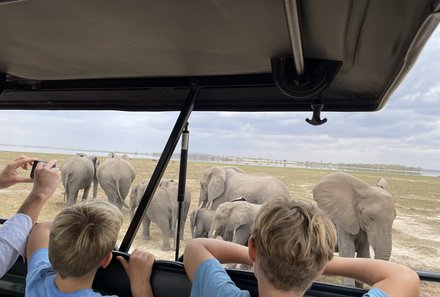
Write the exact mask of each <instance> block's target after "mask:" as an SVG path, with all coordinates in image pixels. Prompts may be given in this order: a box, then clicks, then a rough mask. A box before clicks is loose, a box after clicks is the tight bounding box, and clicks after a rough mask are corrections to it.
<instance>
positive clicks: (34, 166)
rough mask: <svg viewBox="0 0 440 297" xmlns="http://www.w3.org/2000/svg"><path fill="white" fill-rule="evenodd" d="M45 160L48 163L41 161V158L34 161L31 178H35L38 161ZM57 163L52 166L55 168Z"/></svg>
mask: <svg viewBox="0 0 440 297" xmlns="http://www.w3.org/2000/svg"><path fill="white" fill-rule="evenodd" d="M40 162H43V163H47V162H46V161H41V160H37V161H34V163H32V169H31V178H32V179H33V178H34V176H35V168H37V165H38V163H40ZM55 166H56V165H55V164H54V165H53V166H52V168H54V167H55Z"/></svg>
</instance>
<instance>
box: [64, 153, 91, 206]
mask: <svg viewBox="0 0 440 297" xmlns="http://www.w3.org/2000/svg"><path fill="white" fill-rule="evenodd" d="M98 164H99V162H98V158H97V157H96V156H87V155H85V154H76V155H75V156H73V157H71V158H69V159H67V160H66V161H65V162H64V163H63V164H62V165H61V168H60V170H61V180H62V182H63V186H64V197H65V200H66V202H67V206H70V205H73V204H75V203H76V200H77V199H78V193H79V190H84V191H83V195H82V200H86V199H87V196H88V195H89V191H90V187H91V186H92V184H93V198H96V194H97V191H98V181H97V179H96V167H97V166H98Z"/></svg>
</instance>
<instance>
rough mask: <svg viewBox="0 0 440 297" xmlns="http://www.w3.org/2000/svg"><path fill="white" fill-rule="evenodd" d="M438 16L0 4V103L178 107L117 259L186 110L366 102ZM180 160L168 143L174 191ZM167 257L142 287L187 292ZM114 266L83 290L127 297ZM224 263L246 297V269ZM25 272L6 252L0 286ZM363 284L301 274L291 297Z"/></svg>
mask: <svg viewBox="0 0 440 297" xmlns="http://www.w3.org/2000/svg"><path fill="white" fill-rule="evenodd" d="M439 21H440V1H438V0H418V1H412V0H389V1H382V0H361V1H353V0H339V1H325V0H308V1H296V0H284V1H281V0H277V1H262V0H254V1H248V0H244V1H238V2H237V1H201V0H189V1H145V0H133V1H129V2H125V1H113V0H111V1H98V0H88V1H66V0H58V1H51V0H38V1H27V0H0V109H2V110H118V111H128V112H140V111H157V112H161V111H177V112H179V115H178V118H177V119H176V122H175V124H174V127H173V129H172V131H170V135H169V138H168V141H167V142H166V145H165V147H164V149H163V152H162V154H161V156H160V158H159V159H158V161H157V166H156V168H155V169H154V172H153V174H152V176H151V179H150V182H149V184H148V186H147V189H146V191H145V194H144V196H143V198H142V201H141V202H140V205H139V208H138V209H137V211H136V213H135V216H134V218H133V219H132V221H131V222H130V225H129V228H128V230H127V232H126V234H125V237H124V239H123V241H122V242H121V244H120V246H119V247H118V250H115V251H114V253H115V254H123V255H125V256H127V257H128V256H129V254H128V251H129V249H130V247H131V244H132V242H133V239H134V236H135V234H136V232H137V230H138V228H139V226H140V225H141V220H142V218H143V216H144V215H145V212H146V209H147V208H148V206H149V203H150V201H151V198H152V197H153V195H154V192H155V190H156V188H157V186H158V183H159V181H160V179H161V178H162V177H163V174H164V172H165V170H166V168H167V165H168V163H169V161H170V159H171V156H172V154H173V152H174V151H175V149H176V146H177V144H178V142H179V140H180V139H181V137H183V136H182V135H184V134H185V133H184V131H185V127H186V125H187V123H188V121H189V119H190V116H191V113H192V112H198V111H234V112H235V111H237V112H260V111H270V112H309V114H310V116H309V118H307V119H306V121H307V123H304V124H305V125H308V124H311V125H322V124H324V123H325V122H326V119H325V117H324V116H325V113H327V112H380V110H381V109H382V108H383V107H384V106H385V105H386V104H387V101H388V99H389V98H390V96H391V94H392V93H393V91H394V90H395V89H396V88H397V86H398V85H399V84H400V83H401V82H402V81H403V80H404V78H405V75H406V74H407V73H408V72H409V71H410V69H411V67H412V66H413V64H414V63H415V61H416V60H417V57H418V55H419V53H420V52H421V50H422V48H423V46H424V45H425V43H426V42H427V40H428V39H429V37H430V35H431V33H432V32H433V31H434V29H435V28H436V26H437V25H438V23H439ZM186 162H187V160H186V159H185V154H183V153H182V154H181V164H180V166H181V174H182V175H181V176H180V179H179V182H181V183H182V185H180V187H179V191H180V192H183V191H184V190H185V187H184V181H185V166H186ZM6 219H7V218H3V220H2V222H4V221H5V220H6ZM179 256H180V259H177V260H176V261H169V260H160V259H159V260H156V262H155V264H154V271H153V275H152V286H153V291H154V295H155V296H156V297H165V296H189V295H190V290H191V283H190V281H189V279H188V277H187V276H186V274H185V270H184V267H183V263H182V261H181V260H182V255H179ZM183 256H184V255H183ZM177 258H179V257H177ZM114 259H115V257H114ZM116 262H117V261H115V262H112V264H111V265H110V267H109V268H107V269H105V270H100V271H99V273H98V274H97V276H96V278H95V282H94V289H96V290H98V291H100V292H103V293H106V294H116V295H119V296H131V291H130V285H129V281H128V278H127V276H126V274H125V272H124V270H123V268H122V267H121V265H119V263H116ZM227 271H228V273H229V274H230V275H231V277H232V279H233V280H234V282H235V283H236V284H237V285H238V286H239V287H241V288H243V289H247V290H249V291H250V293H251V296H258V288H257V283H256V279H255V277H254V275H253V273H251V272H249V271H240V270H234V269H228V270H227ZM418 273H419V276H420V278H421V280H424V281H430V282H440V274H439V273H437V272H429V271H418ZM25 275H26V266H25V264H23V262H22V261H17V263H16V265H15V266H14V267H13V268H12V269H11V270H10V271H9V272H8V273H7V274H6V275H5V276H4V277H3V278H1V279H0V295H1V296H23V295H24V286H25ZM292 277H295V276H292ZM113 279H114V280H117V281H111V280H113ZM109 280H110V281H109ZM365 292H366V289H358V288H351V287H345V286H342V285H332V284H324V283H320V282H315V283H314V284H313V285H312V287H311V288H310V289H309V290H308V291H307V293H306V295H305V296H362V294H364V293H365Z"/></svg>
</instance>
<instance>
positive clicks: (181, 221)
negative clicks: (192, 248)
mask: <svg viewBox="0 0 440 297" xmlns="http://www.w3.org/2000/svg"><path fill="white" fill-rule="evenodd" d="M187 216H188V212H187V213H185V209H184V210H183V213H182V218H181V220H180V232H179V238H180V240H183V233H184V232H185V222H186V217H187Z"/></svg>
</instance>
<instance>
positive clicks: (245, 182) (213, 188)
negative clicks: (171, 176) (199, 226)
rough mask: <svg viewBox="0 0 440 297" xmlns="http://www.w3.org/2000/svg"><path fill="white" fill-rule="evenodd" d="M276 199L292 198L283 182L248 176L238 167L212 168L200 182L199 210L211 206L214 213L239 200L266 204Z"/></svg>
mask: <svg viewBox="0 0 440 297" xmlns="http://www.w3.org/2000/svg"><path fill="white" fill-rule="evenodd" d="M275 196H283V197H287V198H290V194H289V190H287V188H286V186H285V185H284V184H283V183H282V182H281V181H280V180H279V179H277V178H275V177H273V176H270V175H267V174H261V173H246V172H245V171H243V170H241V169H239V168H237V167H211V168H209V169H207V170H205V171H204V172H203V175H202V177H201V179H200V198H199V206H200V207H206V206H207V205H208V204H209V203H211V207H210V208H211V209H212V210H215V209H217V207H218V206H219V205H220V204H222V203H223V202H228V201H231V200H233V199H235V198H237V197H243V198H244V199H246V201H248V202H250V203H255V204H263V203H264V202H265V201H267V200H268V199H270V198H272V197H275Z"/></svg>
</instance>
